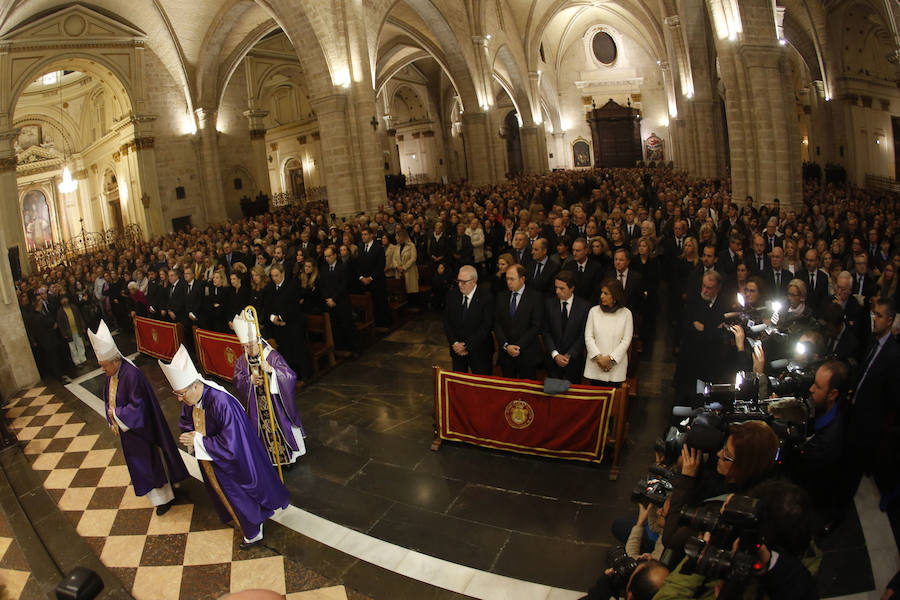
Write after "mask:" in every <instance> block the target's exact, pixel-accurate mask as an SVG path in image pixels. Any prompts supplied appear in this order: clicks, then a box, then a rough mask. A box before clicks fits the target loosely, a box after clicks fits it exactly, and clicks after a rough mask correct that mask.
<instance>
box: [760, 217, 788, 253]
mask: <svg viewBox="0 0 900 600" xmlns="http://www.w3.org/2000/svg"><path fill="white" fill-rule="evenodd" d="M765 240H766V250H768V251H769V252H771V251H772V250H774V249H775V248H783V247H784V241H783V240H782V239H781V236H780V235H778V217H769V220H768V221H767V222H766V234H765Z"/></svg>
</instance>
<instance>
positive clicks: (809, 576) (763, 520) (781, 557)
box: [653, 480, 822, 600]
mask: <svg viewBox="0 0 900 600" xmlns="http://www.w3.org/2000/svg"><path fill="white" fill-rule="evenodd" d="M810 515H811V510H810V505H809V499H808V496H807V495H806V492H804V491H803V489H802V488H800V487H799V486H797V485H794V484H792V483H788V482H786V481H782V480H769V481H765V482H763V483H761V484H759V485H757V486H756V487H754V488H753V489H752V490H750V491H749V492H748V494H747V495H745V496H738V495H735V496H730V497H729V498H728V499H727V500H726V501H725V502H724V504H722V505H715V504H712V505H706V506H704V507H702V508H700V509H697V510H696V511H693V512H691V511H687V512H685V513H682V517H681V519H680V521H681V523H687V524H688V525H689V526H691V527H693V528H695V531H696V534H695V536H694V537H692V538H690V539H689V540H688V542H687V543H686V545H685V546H686V547H685V549H686V552H687V556H686V557H685V559H684V560H683V561H682V562H681V563H680V564H679V565H678V567H677V568H676V569H675V570H674V571H673V572H672V573H671V574H670V575H669V576H668V577H667V578H666V580H665V582H664V583H663V586H662V588H661V589H660V590H659V592H658V593H657V594H656V595H655V596H653V600H686V599H689V598H699V599H701V600H711V599H713V598H717V599H718V600H736V599H738V598H754V599H757V600H759V599H769V600H812V599H814V598H818V591H817V589H816V582H815V575H816V574H817V573H818V571H819V566H820V565H821V561H822V554H821V552H820V551H819V549H818V548H817V547H816V546H815V544H814V542H813V540H812V531H813V527H812V519H811V518H810Z"/></svg>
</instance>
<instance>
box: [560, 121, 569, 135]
mask: <svg viewBox="0 0 900 600" xmlns="http://www.w3.org/2000/svg"><path fill="white" fill-rule="evenodd" d="M559 126H560V127H561V128H562V130H563V131H564V132H565V131H568V130H569V129H571V128H572V123H570V122H569V121H568V120H567V119H563V120H562V121H560V123H559Z"/></svg>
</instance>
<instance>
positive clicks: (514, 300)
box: [509, 292, 519, 316]
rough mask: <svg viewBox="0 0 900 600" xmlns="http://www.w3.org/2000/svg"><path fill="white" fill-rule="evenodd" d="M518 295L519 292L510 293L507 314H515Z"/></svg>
mask: <svg viewBox="0 0 900 600" xmlns="http://www.w3.org/2000/svg"><path fill="white" fill-rule="evenodd" d="M518 297H519V292H513V293H512V299H511V300H510V301H509V316H513V315H515V314H516V308H518Z"/></svg>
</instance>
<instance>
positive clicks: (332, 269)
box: [328, 265, 334, 273]
mask: <svg viewBox="0 0 900 600" xmlns="http://www.w3.org/2000/svg"><path fill="white" fill-rule="evenodd" d="M328 270H329V271H331V272H332V273H334V265H331V268H330V269H328Z"/></svg>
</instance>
